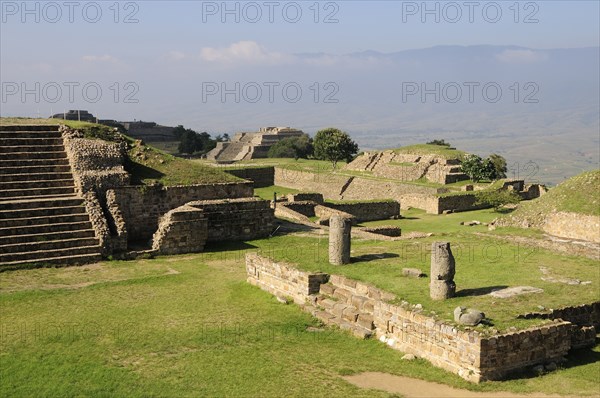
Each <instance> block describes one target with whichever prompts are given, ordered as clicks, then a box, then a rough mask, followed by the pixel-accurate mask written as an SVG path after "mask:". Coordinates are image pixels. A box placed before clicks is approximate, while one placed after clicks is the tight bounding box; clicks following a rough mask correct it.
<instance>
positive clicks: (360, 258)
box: [351, 253, 400, 263]
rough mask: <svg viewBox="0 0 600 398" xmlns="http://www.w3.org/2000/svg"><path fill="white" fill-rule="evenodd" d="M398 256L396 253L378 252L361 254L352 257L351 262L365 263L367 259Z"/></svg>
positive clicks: (373, 259)
mask: <svg viewBox="0 0 600 398" xmlns="http://www.w3.org/2000/svg"><path fill="white" fill-rule="evenodd" d="M396 257H400V255H399V254H396V253H378V254H363V255H362V256H356V257H352V259H351V262H353V263H366V262H369V261H375V260H382V259H384V258H396Z"/></svg>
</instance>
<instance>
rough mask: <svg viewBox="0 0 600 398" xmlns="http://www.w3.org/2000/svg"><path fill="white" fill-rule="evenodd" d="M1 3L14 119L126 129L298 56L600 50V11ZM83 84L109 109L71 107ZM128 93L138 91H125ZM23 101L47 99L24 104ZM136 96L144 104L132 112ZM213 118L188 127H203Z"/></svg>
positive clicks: (558, 4) (589, 6)
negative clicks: (488, 47) (197, 92)
mask: <svg viewBox="0 0 600 398" xmlns="http://www.w3.org/2000/svg"><path fill="white" fill-rule="evenodd" d="M0 3H1V12H2V15H1V18H2V24H1V38H0V68H1V69H0V74H1V76H0V77H1V80H2V102H1V103H0V105H1V106H2V110H1V112H0V113H1V114H2V115H3V116H8V115H34V114H36V113H37V112H40V114H41V115H47V114H49V112H50V111H51V110H52V111H61V110H63V109H71V108H84V109H86V108H87V109H89V110H91V111H94V112H96V113H100V116H101V117H113V118H117V119H131V118H138V119H140V118H142V119H145V120H148V119H149V118H152V117H154V115H160V116H161V117H163V120H164V119H168V120H165V121H164V122H165V123H166V122H167V121H168V122H173V119H177V118H181V114H180V113H178V114H175V113H173V112H171V110H172V109H174V108H178V107H181V108H182V109H186V112H189V111H188V110H189V109H194V106H197V105H198V104H197V98H196V97H194V98H191V97H190V96H189V94H190V93H189V92H186V86H185V84H184V83H182V82H185V81H186V79H187V82H189V83H190V84H191V85H193V84H194V83H198V82H199V81H201V80H204V79H206V80H210V81H219V79H221V80H224V79H226V78H229V79H231V78H232V77H235V78H236V79H238V80H252V79H256V76H257V73H260V71H261V70H262V71H263V72H265V73H266V71H268V72H269V76H278V75H281V76H284V75H285V73H286V71H291V70H292V69H293V67H296V68H300V69H306V68H305V66H304V65H305V63H304V64H303V63H299V58H298V57H297V56H296V55H297V54H303V53H323V54H322V55H321V56H320V58H315V59H314V60H313V61H312V62H313V63H312V64H311V65H312V66H315V65H317V64H319V65H325V66H327V65H336V68H339V69H338V70H340V71H342V72H343V71H345V70H347V69H349V68H359V67H364V65H358V66H357V65H356V64H354V63H349V64H345V63H344V62H342V61H340V59H337V60H334V58H333V57H335V56H336V55H343V54H347V53H354V52H362V51H367V50H373V51H380V52H395V51H400V50H407V49H418V48H426V47H431V46H438V45H479V44H495V45H518V46H523V47H529V48H537V49H547V48H578V47H588V46H598V45H599V40H600V39H599V36H600V32H599V14H600V7H599V4H600V2H598V1H535V2H533V1H519V2H517V1H497V2H489V1H483V2H479V1H457V2H448V1H438V2H422V1H418V2H410V1H408V2H407V1H334V2H331V1H320V2H316V1H298V2H286V1H256V2H222V1H218V2H206V1H205V2H201V1H168V2H166V1H136V2H127V1H121V2H118V3H117V2H115V1H98V2H86V1H84V2H79V1H72V2H66V1H56V2H35V1H30V2H23V1H1V2H0ZM512 55H513V56H518V57H525V58H527V57H529V56H530V54H529V53H527V52H524V53H518V52H517V53H515V54H512ZM525 61H527V59H525ZM365 73H373V72H365ZM320 74H322V76H323V78H322V79H319V80H322V81H327V80H330V79H331V76H332V75H333V76H334V77H335V74H336V72H335V71H332V70H331V69H330V70H328V71H326V72H322V71H316V69H315V70H314V76H315V77H314V79H313V80H315V81H316V80H317V78H318V77H320V76H321V75H320ZM280 78H283V77H280ZM288 78H289V77H288ZM49 82H50V83H56V84H57V85H59V86H61V88H62V90H63V92H62V93H61V94H62V95H61V97H60V100H58V101H56V102H53V101H52V98H53V96H52V87H49V88H48V90H49V91H47V92H42V91H43V90H44V85H47V84H48V83H49ZM73 82H75V83H77V84H78V85H79V86H78V87H77V88H76V94H79V96H81V92H78V90H80V87H81V86H83V85H85V84H86V83H88V82H97V83H98V85H99V86H101V88H102V101H99V102H90V101H81V100H80V99H79V100H78V99H77V98H75V101H73V102H72V103H70V102H69V101H65V98H66V97H67V94H68V90H69V88H68V87H67V86H66V84H72V83H73ZM129 82H134V83H135V87H132V86H126V87H125V85H126V84H127V83H129ZM36 83H39V84H40V88H36V87H37V86H35V84H36ZM115 83H118V85H117V86H115V85H114V84H115ZM23 85H25V86H23ZM22 89H29V90H34V91H36V90H37V92H38V93H39V92H42V94H43V95H41V98H35V96H34V95H27V96H26V97H25V98H24V99H23V98H22V97H21V95H20V94H22V93H23V90H22ZM189 90H192V88H190V89H189ZM128 95H132V97H133V98H137V99H139V101H138V102H137V103H135V104H131V103H125V102H124V101H123V98H124V97H127V96H128ZM113 97H114V98H113ZM49 99H50V100H49ZM109 99H110V101H109ZM161 112H162V113H161ZM199 112H201V111H199ZM164 114H169V115H171V116H172V117H170V118H165V117H164ZM205 116H206V115H198V114H197V115H195V119H194V120H192V119H186V118H185V117H184V118H183V120H181V119H178V120H181V122H182V123H186V122H187V123H192V122H196V121H197V120H198V119H199V118H200V117H202V118H205ZM265 119H268V117H265ZM158 121H161V120H158ZM217 122H218V121H212V122H211V126H214V125H215V124H216V123H217ZM224 122H225V121H223V123H224ZM249 127H250V126H249ZM252 127H256V126H252Z"/></svg>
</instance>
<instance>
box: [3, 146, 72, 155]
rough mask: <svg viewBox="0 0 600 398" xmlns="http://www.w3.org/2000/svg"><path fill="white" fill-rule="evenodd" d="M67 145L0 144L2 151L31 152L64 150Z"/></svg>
mask: <svg viewBox="0 0 600 398" xmlns="http://www.w3.org/2000/svg"><path fill="white" fill-rule="evenodd" d="M64 151H65V147H64V146H63V145H62V144H61V145H12V146H4V145H0V153H14V152H17V153H30V152H64Z"/></svg>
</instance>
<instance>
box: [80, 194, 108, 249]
mask: <svg viewBox="0 0 600 398" xmlns="http://www.w3.org/2000/svg"><path fill="white" fill-rule="evenodd" d="M83 199H84V203H85V209H86V211H87V213H88V214H89V216H90V222H91V223H92V228H93V229H94V232H95V234H96V238H98V241H99V243H100V247H101V248H102V250H101V253H102V255H103V256H109V255H110V254H112V252H113V249H112V242H111V231H110V228H109V226H108V222H107V220H106V217H105V215H104V211H103V210H102V206H101V205H100V201H99V200H98V197H97V195H96V193H95V192H94V191H89V192H87V193H85V194H84V195H83Z"/></svg>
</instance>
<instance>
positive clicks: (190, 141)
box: [177, 129, 203, 153]
mask: <svg viewBox="0 0 600 398" xmlns="http://www.w3.org/2000/svg"><path fill="white" fill-rule="evenodd" d="M202 149H203V144H202V139H201V138H200V136H199V135H198V134H197V133H196V132H195V131H194V130H190V129H187V130H185V132H183V134H182V135H181V140H180V141H179V147H178V148H177V150H178V151H179V153H194V152H199V151H201V150H202Z"/></svg>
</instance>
